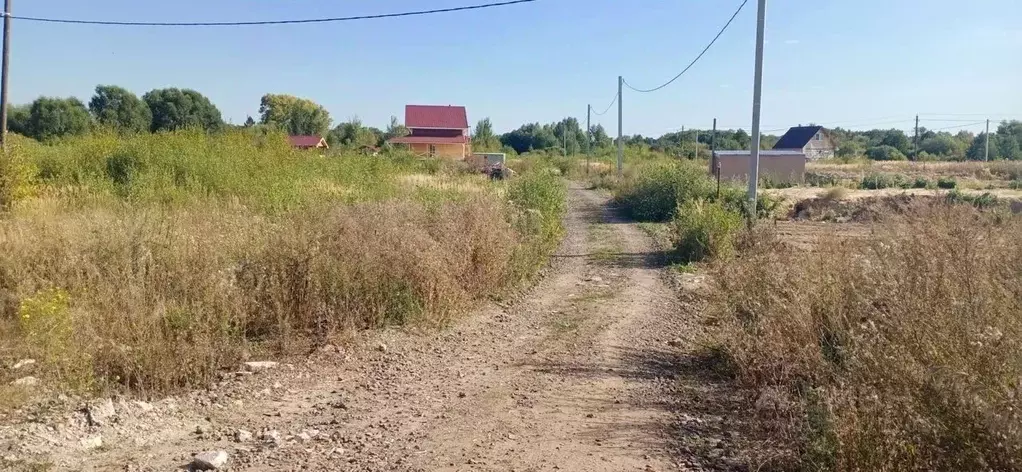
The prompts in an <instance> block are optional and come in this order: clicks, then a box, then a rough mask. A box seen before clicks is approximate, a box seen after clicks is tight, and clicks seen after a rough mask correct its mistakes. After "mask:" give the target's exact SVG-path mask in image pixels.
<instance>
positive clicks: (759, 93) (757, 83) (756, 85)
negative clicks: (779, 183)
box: [747, 0, 766, 226]
mask: <svg viewBox="0 0 1022 472" xmlns="http://www.w3.org/2000/svg"><path fill="white" fill-rule="evenodd" d="M765 28H766V0H759V9H758V11H757V13H756V68H755V72H754V78H753V87H752V149H751V152H750V153H749V154H750V158H751V159H750V160H751V161H752V162H751V164H750V166H749V167H750V169H749V207H748V210H747V211H748V217H749V226H752V225H753V223H755V221H756V196H757V188H756V187H757V186H758V185H759V139H760V136H759V111H760V105H761V103H762V101H763V35H764V31H763V30H764V29H765Z"/></svg>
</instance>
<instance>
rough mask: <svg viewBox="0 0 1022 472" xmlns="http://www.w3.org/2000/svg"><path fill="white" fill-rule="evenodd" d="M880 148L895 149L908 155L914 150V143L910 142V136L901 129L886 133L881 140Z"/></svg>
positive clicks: (890, 130)
mask: <svg viewBox="0 0 1022 472" xmlns="http://www.w3.org/2000/svg"><path fill="white" fill-rule="evenodd" d="M880 146H890V147H893V148H895V149H897V150H898V151H899V152H901V153H902V154H908V153H909V151H910V150H911V149H912V143H911V142H910V141H909V139H908V136H907V135H906V134H905V132H904V131H902V130H900V129H889V130H886V131H884V132H883V137H882V138H881V139H880Z"/></svg>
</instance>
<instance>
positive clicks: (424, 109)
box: [405, 105, 468, 129]
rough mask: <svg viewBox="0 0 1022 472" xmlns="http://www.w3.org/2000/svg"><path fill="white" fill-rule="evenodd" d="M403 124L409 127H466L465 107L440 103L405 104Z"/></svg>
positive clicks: (466, 115)
mask: <svg viewBox="0 0 1022 472" xmlns="http://www.w3.org/2000/svg"><path fill="white" fill-rule="evenodd" d="M405 126H407V127H409V128H447V129H466V128H468V114H467V113H466V112H465V107H456V106H442V105H406V106H405Z"/></svg>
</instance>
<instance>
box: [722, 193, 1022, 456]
mask: <svg viewBox="0 0 1022 472" xmlns="http://www.w3.org/2000/svg"><path fill="white" fill-rule="evenodd" d="M1020 230H1022V221H1019V220H1018V219H1017V218H1006V217H1004V216H1003V215H999V214H981V213H979V212H977V211H976V210H974V209H972V208H969V207H965V206H962V205H954V206H945V207H937V208H935V209H934V210H932V211H931V212H928V213H926V214H923V215H917V216H912V217H908V218H906V219H901V220H892V221H891V222H889V223H885V224H884V225H883V226H879V227H877V228H876V230H875V232H874V233H872V234H871V235H869V236H868V237H864V238H862V239H851V240H843V239H840V238H837V237H836V236H835V237H833V238H821V241H822V243H821V244H820V246H819V247H818V248H817V249H816V250H814V251H810V252H806V251H795V250H790V249H784V246H780V245H776V244H770V243H763V244H759V245H757V246H754V247H752V248H751V249H750V250H749V251H748V252H747V253H745V254H743V255H742V257H740V258H736V259H734V260H731V261H729V262H728V263H726V264H718V265H716V267H715V269H714V271H713V277H712V280H713V288H712V291H713V296H712V302H711V311H712V312H713V313H714V314H715V315H716V317H717V319H718V320H719V321H720V323H722V326H723V327H722V335H721V343H722V345H723V346H724V349H725V350H726V352H727V353H728V354H729V355H730V357H731V358H732V360H733V362H734V365H735V366H736V368H737V374H738V376H739V378H740V379H742V380H743V381H744V382H746V383H747V384H749V385H751V386H754V387H757V388H760V389H763V390H764V391H766V390H771V389H773V390H777V389H780V391H782V392H785V393H786V394H787V395H788V397H789V398H791V399H793V402H792V404H791V405H790V409H789V410H788V411H789V412H790V414H788V415H786V417H787V418H789V420H790V421H789V423H788V424H787V428H786V429H784V430H782V431H780V432H779V434H787V435H788V437H789V438H792V439H793V440H795V441H797V442H798V443H799V444H800V445H801V449H802V450H803V451H804V452H805V453H806V455H805V456H804V459H805V460H806V463H805V464H804V465H805V467H806V468H810V469H817V470H1022V416H1020V411H1022V383H1020V379H1022V318H1020V317H1019V316H1018V313H1019V312H1020V310H1022V277H1020V275H1022V272H1020V270H1019V268H1020V267H1022V242H1020V241H1019V238H1018V237H1017V235H1018V234H1019V231H1020Z"/></svg>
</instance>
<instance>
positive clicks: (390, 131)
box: [383, 116, 411, 140]
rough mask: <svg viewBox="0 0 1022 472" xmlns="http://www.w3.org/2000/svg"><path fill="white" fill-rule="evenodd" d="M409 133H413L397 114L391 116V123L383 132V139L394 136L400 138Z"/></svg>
mask: <svg viewBox="0 0 1022 472" xmlns="http://www.w3.org/2000/svg"><path fill="white" fill-rule="evenodd" d="M409 134H411V131H408V128H407V127H405V125H403V124H401V122H400V121H398V120H397V117H396V116H391V117H390V124H388V125H387V131H385V132H384V133H383V139H384V140H389V139H393V138H400V137H404V136H408V135H409Z"/></svg>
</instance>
